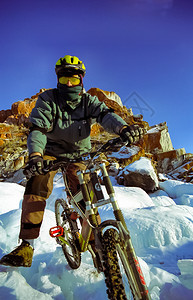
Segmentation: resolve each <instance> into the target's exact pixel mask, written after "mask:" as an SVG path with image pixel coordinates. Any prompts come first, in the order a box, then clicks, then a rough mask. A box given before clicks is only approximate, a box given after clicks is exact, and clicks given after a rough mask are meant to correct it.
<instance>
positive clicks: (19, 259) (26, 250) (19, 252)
mask: <svg viewBox="0 0 193 300" xmlns="http://www.w3.org/2000/svg"><path fill="white" fill-rule="evenodd" d="M33 252H34V249H33V247H32V246H31V245H30V244H29V243H28V242H26V241H24V240H23V242H22V243H21V245H19V246H18V247H17V248H16V249H14V250H13V251H12V252H10V253H9V254H7V255H5V256H3V257H2V258H1V260H0V264H1V265H5V266H11V267H31V264H32V258H33Z"/></svg>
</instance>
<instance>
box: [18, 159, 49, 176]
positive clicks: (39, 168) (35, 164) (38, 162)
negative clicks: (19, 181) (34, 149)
mask: <svg viewBox="0 0 193 300" xmlns="http://www.w3.org/2000/svg"><path fill="white" fill-rule="evenodd" d="M43 168H44V161H43V157H42V156H40V155H34V156H32V157H31V158H30V159H29V162H28V163H27V165H26V167H25V169H24V171H23V173H24V175H26V177H28V178H30V177H31V176H35V175H41V174H44V173H43Z"/></svg>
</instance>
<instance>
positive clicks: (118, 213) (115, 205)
mask: <svg viewBox="0 0 193 300" xmlns="http://www.w3.org/2000/svg"><path fill="white" fill-rule="evenodd" d="M100 168H101V171H102V174H103V181H104V185H105V188H106V190H107V193H108V195H109V198H110V201H111V204H112V206H113V213H114V216H115V219H116V220H117V221H121V223H122V224H123V226H124V228H125V229H127V225H126V223H125V219H124V217H123V214H122V211H121V210H120V208H119V205H118V203H117V200H116V199H115V191H114V188H113V186H112V183H111V180H110V178H109V175H108V172H107V169H106V166H105V164H104V163H102V164H100Z"/></svg>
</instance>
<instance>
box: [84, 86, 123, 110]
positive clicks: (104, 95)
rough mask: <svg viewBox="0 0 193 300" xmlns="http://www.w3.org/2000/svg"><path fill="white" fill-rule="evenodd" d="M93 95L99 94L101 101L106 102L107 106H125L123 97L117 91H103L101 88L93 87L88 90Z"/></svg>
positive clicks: (117, 107)
mask: <svg viewBox="0 0 193 300" xmlns="http://www.w3.org/2000/svg"><path fill="white" fill-rule="evenodd" d="M87 93H89V94H90V95H92V96H97V97H98V98H99V100H100V101H101V102H105V104H106V105H107V106H110V107H111V108H113V109H115V110H119V109H120V108H122V107H123V104H122V101H121V98H120V97H119V96H118V95H117V94H116V93H115V92H108V91H103V90H101V89H99V88H91V89H90V90H88V91H87Z"/></svg>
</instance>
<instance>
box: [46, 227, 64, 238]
mask: <svg viewBox="0 0 193 300" xmlns="http://www.w3.org/2000/svg"><path fill="white" fill-rule="evenodd" d="M49 234H50V236H51V237H53V238H55V237H58V236H61V235H63V234H64V228H63V227H62V226H59V225H58V226H55V227H52V228H50V231H49Z"/></svg>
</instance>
